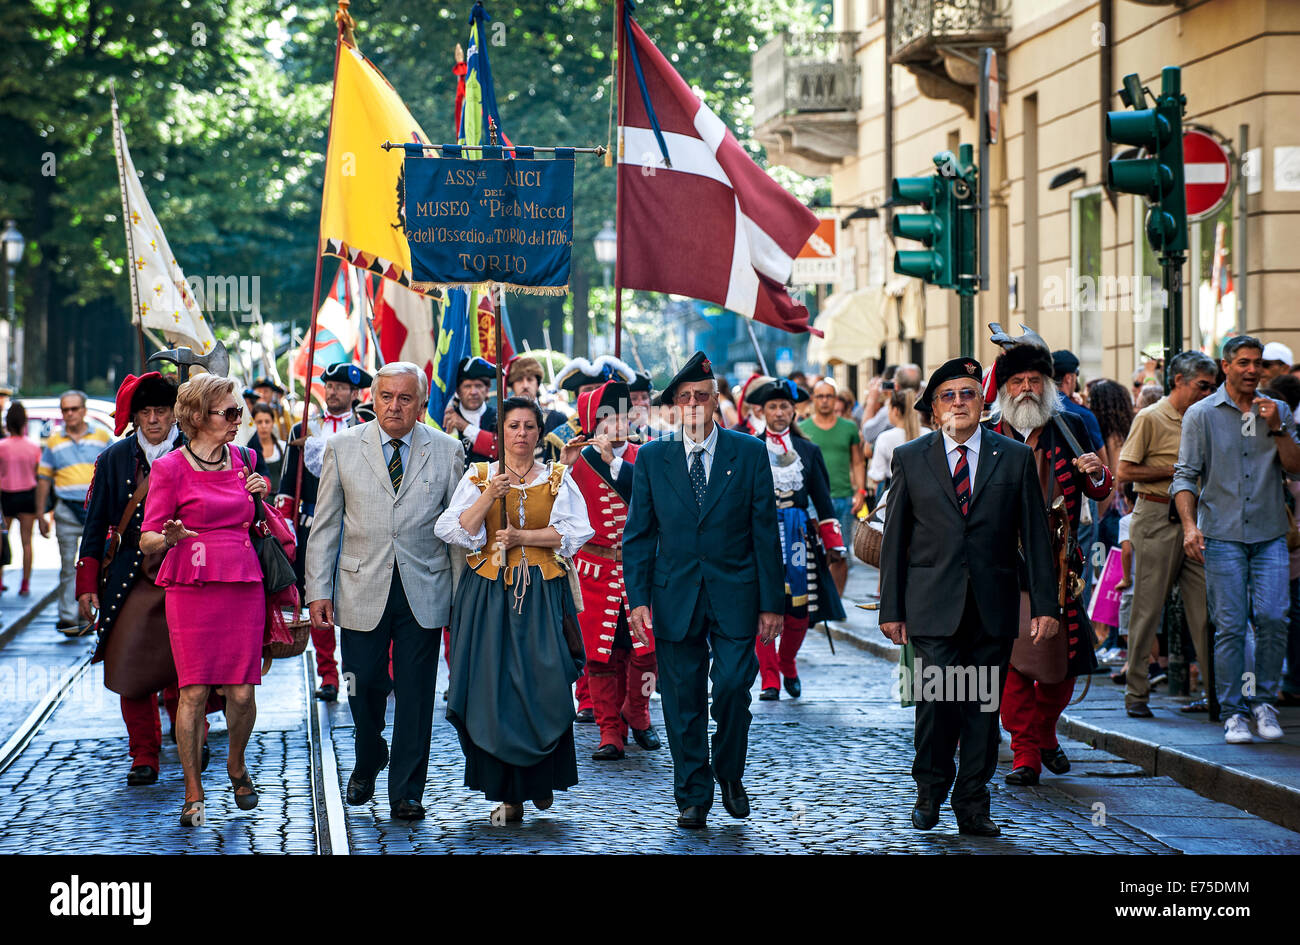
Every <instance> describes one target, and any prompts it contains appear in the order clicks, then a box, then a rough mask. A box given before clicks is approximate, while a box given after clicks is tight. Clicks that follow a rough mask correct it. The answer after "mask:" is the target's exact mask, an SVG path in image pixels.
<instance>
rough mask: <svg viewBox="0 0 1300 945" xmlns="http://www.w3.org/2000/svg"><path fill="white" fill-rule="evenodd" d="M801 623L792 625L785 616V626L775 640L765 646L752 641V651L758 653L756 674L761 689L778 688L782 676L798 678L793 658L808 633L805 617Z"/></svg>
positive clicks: (797, 670) (789, 619)
mask: <svg viewBox="0 0 1300 945" xmlns="http://www.w3.org/2000/svg"><path fill="white" fill-rule="evenodd" d="M802 623H803V626H802V627H799V626H797V625H793V626H792V621H791V618H789V617H787V618H786V623H785V627H784V628H783V629H782V630H781V635H780V636H779V637H777V639H776V640H775V641H773V642H772V643H769V644H768V645H767V646H764V645H763V644H762V643H761V642H759V641H757V640H755V641H754V652H755V653H757V654H758V675H759V678H760V679H761V680H762V688H763V689H780V688H781V677H782V676H784V677H785V678H786V679H798V678H799V667H797V666H796V665H795V663H794V658H795V656H797V655H798V653H799V647H801V646H803V638H804V637H806V636H807V635H808V621H807V619H806V618H805V619H804V620H803V621H802Z"/></svg>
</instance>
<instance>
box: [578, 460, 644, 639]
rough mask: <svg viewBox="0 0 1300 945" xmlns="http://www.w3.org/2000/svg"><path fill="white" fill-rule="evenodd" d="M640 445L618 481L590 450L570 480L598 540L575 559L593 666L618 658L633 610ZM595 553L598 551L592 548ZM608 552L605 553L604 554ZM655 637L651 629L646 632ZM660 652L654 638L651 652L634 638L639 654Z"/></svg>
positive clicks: (584, 630) (625, 462) (580, 619)
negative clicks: (626, 577)
mask: <svg viewBox="0 0 1300 945" xmlns="http://www.w3.org/2000/svg"><path fill="white" fill-rule="evenodd" d="M636 451H637V448H636V444H633V443H629V444H628V446H627V449H626V450H624V452H623V457H622V460H623V462H622V466H621V468H620V469H619V474H618V477H617V479H613V478H611V476H610V469H609V466H607V465H606V464H605V462H604V461H603V460H602V459H601V457H600V452H599V451H598V450H596V449H595V448H594V447H590V446H589V447H587V448H586V449H584V450H583V451H582V453H581V455H580V456H579V458H578V460H577V461H576V462H575V463H574V464H573V468H572V470H571V472H570V475H571V476H572V478H573V482H574V483H575V484H576V485H577V487H578V489H579V490H581V492H582V497H583V498H584V499H586V501H587V517H588V519H589V520H590V522H591V527H592V528H593V529H595V531H596V535H595V537H594V538H592V539H591V541H589V542H588V543H587V544H586V545H584V546H583V548H582V550H580V551H579V552H578V553H577V554H576V555H574V556H573V563H574V566H575V567H576V568H577V571H578V580H579V582H580V584H581V586H582V613H581V614H579V615H578V623H579V625H580V626H581V627H582V643H583V646H584V648H585V649H586V651H587V660H588V662H594V663H608V662H609V661H610V658H611V657H612V655H613V649H614V633H615V631H616V630H617V629H618V617H619V613H620V612H622V611H624V610H630V608H629V607H628V604H627V589H626V587H625V586H624V583H623V528H624V526H625V525H626V524H627V506H628V501H629V500H630V498H631V495H632V465H633V463H634V462H635V461H636ZM593 545H594V546H595V549H592V546H593ZM602 550H604V553H602ZM646 630H647V633H649V628H648V627H647V628H646ZM653 650H654V637H653V636H651V637H650V643H649V645H648V646H647V645H646V644H643V643H641V642H639V641H638V640H637V639H636V637H633V638H632V651H633V653H646V652H651V651H653Z"/></svg>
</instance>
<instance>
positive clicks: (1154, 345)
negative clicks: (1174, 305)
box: [1121, 197, 1165, 373]
mask: <svg viewBox="0 0 1300 945" xmlns="http://www.w3.org/2000/svg"><path fill="white" fill-rule="evenodd" d="M1132 199H1133V274H1134V275H1135V276H1136V278H1135V279H1134V280H1133V303H1132V311H1131V312H1130V314H1131V315H1132V317H1133V363H1132V364H1131V365H1129V366H1128V367H1129V369H1130V370H1134V371H1136V370H1137V369H1138V368H1139V367H1142V365H1143V364H1144V363H1145V362H1146V361H1148V360H1156V361H1161V360H1163V359H1164V356H1165V355H1164V346H1165V309H1164V289H1163V286H1162V283H1161V272H1160V261H1159V260H1158V259H1156V254H1155V252H1153V251H1152V249H1151V244H1150V243H1149V242H1147V226H1146V220H1147V205H1146V201H1145V200H1144V199H1143V198H1141V197H1134V198H1132ZM1121 373H1122V372H1121Z"/></svg>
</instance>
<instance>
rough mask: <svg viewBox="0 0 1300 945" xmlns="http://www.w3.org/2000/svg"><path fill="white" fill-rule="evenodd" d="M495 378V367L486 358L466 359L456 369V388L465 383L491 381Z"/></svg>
mask: <svg viewBox="0 0 1300 945" xmlns="http://www.w3.org/2000/svg"><path fill="white" fill-rule="evenodd" d="M496 376H497V369H496V365H494V364H493V363H492V362H491V361H489V360H487V359H486V358H466V359H465V360H463V361H461V362H460V367H458V368H457V369H456V386H457V387H459V386H460V385H461V384H463V383H464V382H465V381H491V380H495V379H496Z"/></svg>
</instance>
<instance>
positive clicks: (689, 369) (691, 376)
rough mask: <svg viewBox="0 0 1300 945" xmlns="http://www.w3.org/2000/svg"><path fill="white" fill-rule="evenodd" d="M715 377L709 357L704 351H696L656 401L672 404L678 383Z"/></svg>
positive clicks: (657, 402)
mask: <svg viewBox="0 0 1300 945" xmlns="http://www.w3.org/2000/svg"><path fill="white" fill-rule="evenodd" d="M713 379H714V376H713V365H712V364H711V363H709V359H708V358H707V357H705V355H704V352H703V351H696V352H695V353H694V354H693V355H691V359H690V360H689V361H687V362H686V364H685V365H684V366H683V367H682V369H681V370H680V371H678V372H677V373H676V375H674V376H673V379H672V380H671V381H669V382H668V386H667V387H665V388H664V389H663V393H661V394H660V395H659V397H658V399H656V400H655V403H656V404H659V405H660V406H661V407H666V406H668V405H669V404H671V403H672V402H673V397H674V395H675V394H676V393H677V385H678V384H690V383H692V382H694V381H711V380H713Z"/></svg>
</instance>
